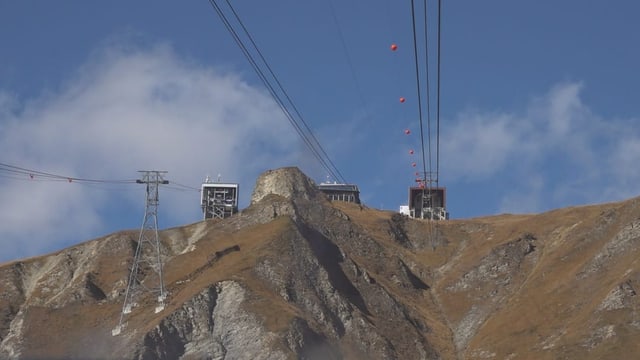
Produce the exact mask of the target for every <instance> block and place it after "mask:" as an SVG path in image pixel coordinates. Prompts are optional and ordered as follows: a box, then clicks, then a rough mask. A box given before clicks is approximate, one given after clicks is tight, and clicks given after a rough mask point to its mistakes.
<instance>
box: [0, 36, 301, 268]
mask: <svg viewBox="0 0 640 360" xmlns="http://www.w3.org/2000/svg"><path fill="white" fill-rule="evenodd" d="M20 105H21V106H22V107H17V106H16V104H15V101H14V99H13V98H12V97H11V96H9V95H8V93H7V92H6V91H5V92H4V93H2V92H0V153H2V154H3V155H2V161H1V162H5V163H10V164H15V165H19V166H22V167H26V168H33V169H41V170H46V171H49V172H54V173H60V174H65V175H67V174H69V176H77V177H93V178H101V179H122V178H125V179H132V178H136V177H137V176H138V174H137V173H136V171H137V170H140V169H158V170H167V171H169V174H168V175H167V177H168V178H170V179H171V180H175V181H177V182H179V183H183V184H187V185H191V186H199V184H200V182H201V181H202V179H203V177H204V176H205V175H206V174H211V175H213V176H216V175H217V174H218V173H221V174H222V175H223V177H224V180H226V181H238V182H241V183H243V185H244V187H243V189H242V190H243V191H244V192H245V193H244V194H243V197H244V198H245V199H246V198H247V197H248V196H249V194H248V192H249V191H250V190H251V189H250V185H249V184H251V183H252V181H253V180H254V179H255V176H256V175H257V174H258V173H260V172H261V171H263V170H265V169H267V168H273V167H277V166H282V165H290V164H291V162H292V161H293V160H294V159H295V157H294V155H293V154H294V153H296V152H297V151H294V150H298V148H299V144H298V141H297V137H296V135H295V133H293V131H292V130H291V129H290V126H289V124H288V123H287V121H286V119H285V118H284V117H283V115H282V113H281V112H280V110H279V109H278V108H277V106H276V105H275V103H274V102H273V101H272V100H271V99H270V97H269V96H268V95H267V94H266V93H265V92H263V91H261V90H257V89H255V88H253V87H252V86H250V85H248V84H247V83H246V82H244V81H243V80H242V79H241V78H239V77H238V76H237V75H234V74H232V73H228V72H227V73H223V72H220V71H218V70H216V69H214V68H210V67H205V66H202V65H199V64H194V63H191V62H188V61H185V60H183V59H181V58H179V57H178V56H176V55H175V54H174V53H173V51H172V49H171V48H169V47H167V46H157V47H155V48H152V49H144V50H142V49H135V50H131V49H128V50H124V49H122V48H117V47H111V48H109V49H106V50H104V51H102V52H99V53H97V54H95V55H94V56H93V57H92V58H91V61H90V63H89V64H87V65H86V66H85V67H84V68H82V69H80V70H79V71H78V74H77V76H76V77H75V78H74V79H73V80H72V81H70V82H68V83H67V84H65V85H63V86H62V88H61V89H60V91H58V92H55V93H49V94H46V95H43V96H42V97H40V98H37V99H25V100H23V101H22V102H21V104H20ZM17 108H20V110H19V111H16V109H17ZM74 185H75V186H74ZM247 185H249V186H247ZM131 186H134V187H135V185H131ZM94 190H95V189H94V188H92V187H88V186H82V185H80V184H73V183H72V184H68V183H51V182H37V181H34V182H29V181H19V180H14V179H7V178H0V245H2V247H3V248H4V249H15V246H14V245H12V244H22V245H21V246H20V247H21V249H15V250H13V251H8V252H4V251H3V253H1V254H0V260H2V259H7V258H9V257H13V256H25V255H33V254H37V253H41V252H43V251H49V250H52V249H55V248H58V247H60V246H61V245H68V242H67V241H66V240H65V239H66V238H72V239H76V241H77V240H79V239H87V238H89V237H91V236H98V235H101V234H102V233H103V232H110V231H115V230H119V229H111V228H108V226H107V224H105V221H107V220H108V219H104V218H103V217H101V216H100V213H101V212H104V211H105V210H104V209H105V208H108V207H110V206H111V207H113V206H118V207H122V208H125V209H126V208H131V207H133V206H134V205H135V208H136V209H138V208H140V207H141V206H142V205H143V204H142V203H143V200H144V194H143V192H144V190H142V189H141V188H136V190H138V191H125V192H118V191H104V190H99V191H94ZM161 196H162V198H161V199H162V202H161V212H162V213H163V217H164V218H165V219H172V220H173V223H180V222H189V221H196V220H197V219H198V216H199V214H198V212H199V207H198V202H199V199H198V197H199V195H198V194H197V193H195V192H194V193H193V194H185V193H175V192H173V193H169V192H167V194H166V195H164V194H163V195H161ZM114 204H116V205H114ZM135 219H136V221H135V223H137V222H138V220H141V219H142V213H141V212H140V214H138V213H135Z"/></svg>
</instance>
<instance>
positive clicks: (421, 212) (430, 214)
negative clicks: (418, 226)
mask: <svg viewBox="0 0 640 360" xmlns="http://www.w3.org/2000/svg"><path fill="white" fill-rule="evenodd" d="M446 200H447V191H446V188H444V187H422V186H415V187H410V188H409V205H405V206H401V207H400V212H401V213H404V214H406V215H409V216H410V217H412V218H414V219H430V220H448V219H449V212H448V211H447V208H446Z"/></svg>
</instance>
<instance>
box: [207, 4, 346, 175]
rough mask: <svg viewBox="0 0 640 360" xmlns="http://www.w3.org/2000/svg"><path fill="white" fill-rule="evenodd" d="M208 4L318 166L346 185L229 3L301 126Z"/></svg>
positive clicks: (226, 22)
mask: <svg viewBox="0 0 640 360" xmlns="http://www.w3.org/2000/svg"><path fill="white" fill-rule="evenodd" d="M209 3H210V4H211V6H212V7H213V8H214V9H215V11H216V13H217V14H218V16H219V17H220V19H221V20H222V22H223V24H224V26H225V28H226V29H227V31H229V33H230V34H231V36H232V37H233V39H234V41H235V42H236V44H237V45H238V47H240V49H241V50H242V53H243V55H244V56H245V58H246V59H247V60H248V61H249V63H250V64H251V66H252V68H253V69H254V71H255V72H256V74H257V75H258V77H259V78H260V80H261V81H262V83H263V84H264V86H265V87H266V88H267V90H268V91H269V94H270V95H271V97H272V98H273V99H274V101H275V102H276V104H277V105H278V106H279V107H280V109H281V110H282V112H283V113H284V114H285V116H286V117H287V120H288V121H289V123H290V124H291V125H292V126H293V128H294V129H295V131H296V133H297V134H298V136H300V138H301V139H302V140H303V141H304V143H305V145H306V146H307V148H309V150H310V151H311V153H312V155H313V156H314V157H315V158H316V160H318V162H319V163H320V165H321V166H322V167H323V168H324V169H325V170H326V171H327V172H328V173H329V174H330V175H331V176H332V177H333V178H335V179H337V180H340V181H342V182H344V183H346V180H345V178H344V176H343V175H342V173H341V172H340V170H338V168H337V167H336V166H335V164H334V163H333V161H332V160H331V158H330V157H329V156H328V154H327V153H326V151H325V150H324V148H323V147H322V145H321V144H320V142H319V141H318V139H317V138H316V137H315V135H314V134H313V132H312V131H311V128H310V127H309V125H308V124H307V122H306V121H305V120H304V118H303V117H302V115H301V113H300V111H299V110H298V109H297V107H296V106H295V104H294V103H293V101H292V99H291V97H290V96H289V95H288V93H287V92H286V91H285V90H284V87H283V86H282V84H281V82H280V81H279V80H278V77H277V76H276V75H275V73H274V72H273V70H272V69H271V67H270V66H269V64H268V62H267V61H266V59H265V57H264V56H263V55H262V52H261V51H260V49H259V48H258V46H257V44H256V42H255V41H254V40H253V37H252V36H251V34H250V33H249V31H248V29H247V28H246V27H245V26H244V23H243V22H242V20H241V19H240V17H239V15H238V14H237V12H236V11H235V9H234V8H233V6H232V5H231V3H230V2H229V1H228V0H226V3H227V5H228V7H229V9H230V10H231V12H232V13H233V15H234V17H235V18H236V21H237V22H238V24H240V26H241V28H242V30H243V31H244V34H245V35H246V36H247V38H248V39H249V41H250V42H251V44H252V46H253V49H254V50H255V52H256V53H257V54H258V56H259V58H260V59H261V60H262V63H263V64H264V66H265V67H266V69H267V71H268V72H269V74H270V75H271V77H272V78H273V80H274V81H275V83H276V84H277V86H278V88H279V89H280V92H281V93H282V94H283V96H284V97H285V99H286V100H287V101H288V103H289V105H290V107H291V109H292V110H293V113H294V114H295V115H297V117H298V118H299V119H300V122H301V123H302V126H301V125H300V124H299V123H298V121H297V120H296V118H295V117H294V116H293V115H292V113H291V112H290V111H289V110H288V108H287V106H286V105H285V103H284V101H283V100H282V98H281V97H280V95H278V93H277V92H276V89H275V88H274V86H273V85H272V84H271V82H270V81H269V79H268V78H267V76H266V75H265V74H264V72H263V71H262V69H261V68H260V66H259V65H258V63H257V62H256V60H255V59H254V57H253V55H252V54H251V53H250V52H249V50H248V49H247V47H246V46H245V44H244V42H243V41H242V39H241V38H240V36H239V35H238V33H237V32H236V30H235V29H234V27H233V25H232V24H231V22H230V21H229V19H228V18H227V16H226V15H225V14H224V12H223V11H222V9H221V8H220V6H219V5H218V4H217V3H216V1H215V0H209ZM303 127H304V129H306V133H305V131H304V129H303Z"/></svg>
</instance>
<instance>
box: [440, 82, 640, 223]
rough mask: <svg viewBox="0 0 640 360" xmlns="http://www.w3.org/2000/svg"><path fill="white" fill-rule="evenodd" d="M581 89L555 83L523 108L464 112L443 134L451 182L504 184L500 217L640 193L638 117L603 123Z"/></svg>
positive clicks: (446, 173) (576, 85) (445, 165)
mask: <svg viewBox="0 0 640 360" xmlns="http://www.w3.org/2000/svg"><path fill="white" fill-rule="evenodd" d="M583 88H584V86H583V84H582V83H563V84H559V85H556V86H554V87H553V88H552V89H551V90H550V91H549V92H548V93H547V94H545V95H544V96H542V97H540V98H536V99H532V100H531V102H530V104H529V106H528V108H527V109H524V110H521V111H512V112H483V111H477V110H476V111H464V112H461V113H460V114H459V115H458V116H457V117H456V118H455V119H454V120H453V121H452V124H449V125H448V126H447V127H446V129H448V130H447V131H445V132H444V133H443V141H442V143H443V158H442V159H444V161H443V166H442V168H443V174H444V176H445V178H446V179H449V180H450V181H453V182H465V183H470V182H471V183H473V182H482V181H485V182H492V183H495V184H501V185H500V188H501V190H502V191H501V193H500V194H497V196H499V197H501V198H502V199H501V200H500V201H499V202H498V203H499V205H498V206H499V207H498V209H496V210H497V211H500V212H537V211H542V210H547V209H551V208H555V207H560V206H568V205H576V204H585V203H592V202H602V201H614V200H622V199H624V198H627V197H631V196H636V195H638V193H639V192H640V191H639V190H640V186H639V185H638V184H639V183H640V170H638V169H640V167H638V166H637V164H638V163H639V162H640V155H638V154H640V131H638V127H637V125H636V123H637V119H604V118H602V117H601V116H599V115H597V114H596V113H594V112H593V111H592V109H591V108H590V107H589V106H588V105H587V104H585V103H584V102H583V101H582V99H581V97H580V94H581V91H583ZM487 211H490V210H489V209H487Z"/></svg>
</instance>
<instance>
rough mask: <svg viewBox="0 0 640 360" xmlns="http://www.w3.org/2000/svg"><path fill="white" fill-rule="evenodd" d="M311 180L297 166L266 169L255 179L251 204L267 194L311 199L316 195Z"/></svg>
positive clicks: (293, 198)
mask: <svg viewBox="0 0 640 360" xmlns="http://www.w3.org/2000/svg"><path fill="white" fill-rule="evenodd" d="M318 192H319V191H318V190H317V189H316V187H315V184H314V182H313V180H311V179H309V178H308V177H307V176H306V175H305V174H304V173H303V172H302V171H300V169H298V168H297V167H285V168H280V169H276V170H268V171H265V172H264V173H262V175H260V176H259V177H258V180H257V181H256V186H255V188H254V189H253V194H251V205H254V204H256V203H258V202H259V201H260V200H262V199H263V198H265V197H266V196H267V195H271V194H273V195H279V196H282V197H284V198H287V199H289V200H297V199H304V200H311V199H313V198H316V197H317V196H318Z"/></svg>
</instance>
